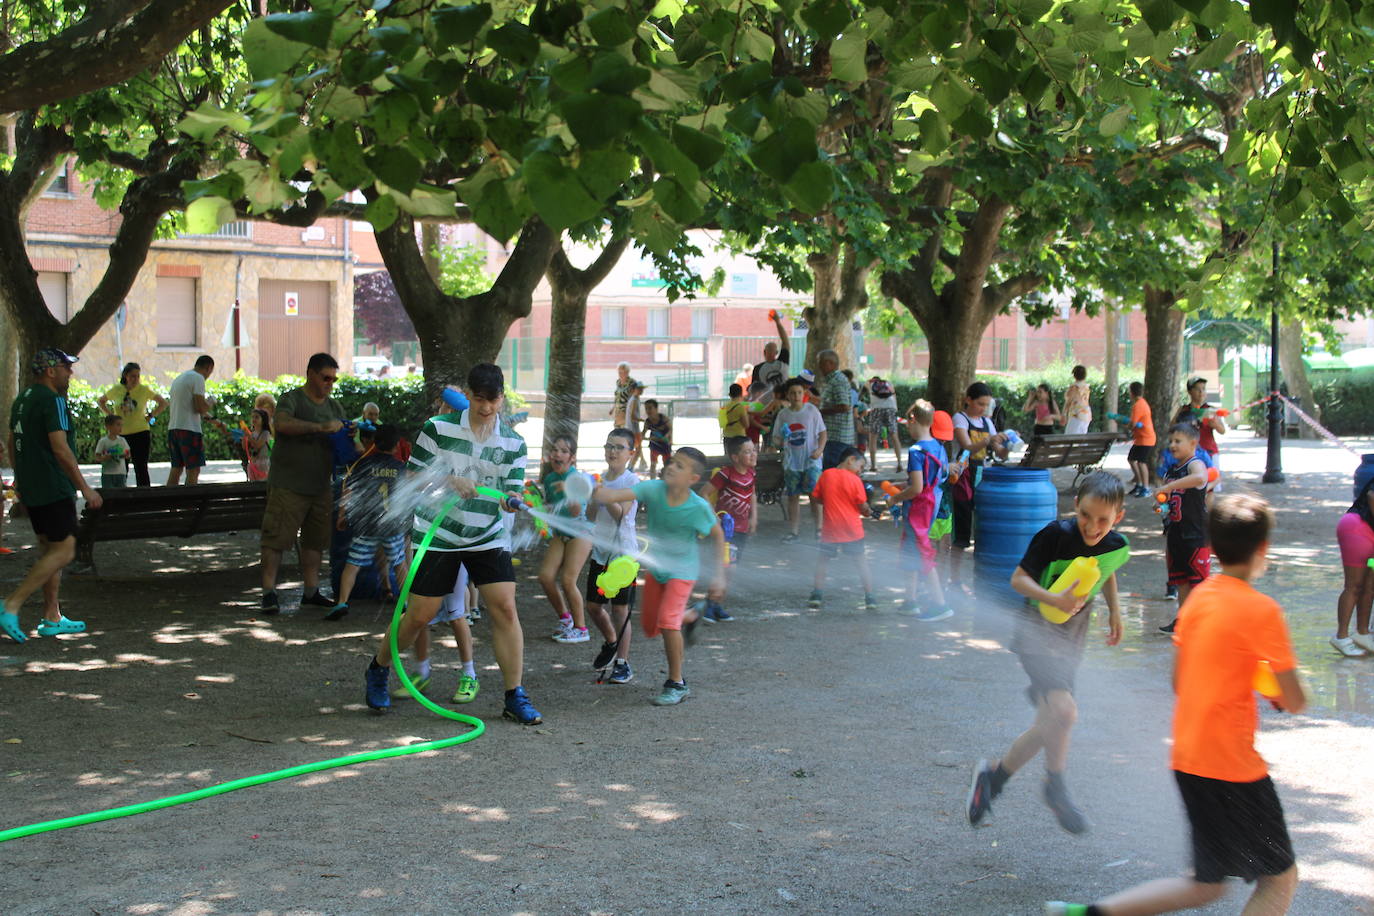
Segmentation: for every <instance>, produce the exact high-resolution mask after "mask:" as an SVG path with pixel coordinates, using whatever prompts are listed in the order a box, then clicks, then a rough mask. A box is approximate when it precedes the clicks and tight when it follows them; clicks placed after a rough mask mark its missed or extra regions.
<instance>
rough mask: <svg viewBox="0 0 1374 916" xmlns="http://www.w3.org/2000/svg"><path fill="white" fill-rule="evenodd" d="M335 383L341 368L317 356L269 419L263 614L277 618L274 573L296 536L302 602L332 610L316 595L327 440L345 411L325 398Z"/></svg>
mask: <svg viewBox="0 0 1374 916" xmlns="http://www.w3.org/2000/svg"><path fill="white" fill-rule="evenodd" d="M338 379H339V364H338V362H336V361H335V359H334V357H332V356H330V355H329V354H328V353H316V354H315V355H314V356H312V357H310V362H309V363H308V364H307V365H306V368H305V384H304V385H303V386H301V387H300V388H293V389H291V390H290V391H288V392H286V393H285V394H283V395H282V396H281V399H280V400H279V401H277V412H276V416H275V417H274V418H273V420H272V428H273V432H275V433H276V444H275V445H274V446H273V449H272V467H271V470H269V471H268V473H267V508H266V509H265V510H264V511H263V514H262V611H263V613H264V614H275V613H277V611H278V610H279V609H280V607H279V605H278V602H277V592H276V588H277V569H278V567H280V566H281V555H282V551H284V550H286V549H287V548H289V547H290V546H291V545H292V544H293V543H295V540H296V535H297V534H298V533H299V534H300V539H301V541H300V543H301V547H300V556H301V575H302V577H303V578H304V580H305V589H304V591H302V593H301V595H302V597H301V604H303V605H306V604H313V605H316V606H318V607H327V608H332V607H333V606H334V599H333V598H326V597H325V596H324V595H321V594H320V561H321V559H323V556H324V550H325V548H326V547H328V546H329V536H330V531H332V530H333V527H334V526H333V524H332V522H333V511H334V499H333V496H334V494H333V490H332V488H331V482H330V477H331V475H332V474H333V471H334V445H333V443H332V442H331V441H330V436H332V435H333V434H334V433H336V432H338V431H339V430H340V429H342V428H343V426H344V409H343V407H342V405H340V404H339V402H338V401H336V400H334V399H333V398H331V397H330V396H329V392H330V391H332V390H333V389H334V383H335V382H336V381H338Z"/></svg>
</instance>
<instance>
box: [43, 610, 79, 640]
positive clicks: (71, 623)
mask: <svg viewBox="0 0 1374 916" xmlns="http://www.w3.org/2000/svg"><path fill="white" fill-rule="evenodd" d="M85 632H86V624H85V622H84V621H81V620H69V619H67V617H66V615H63V616H62V618H61V619H60V620H49V619H47V618H46V617H44V618H43V619H42V620H40V621H39V622H38V635H39V636H61V635H62V634H64V633H85Z"/></svg>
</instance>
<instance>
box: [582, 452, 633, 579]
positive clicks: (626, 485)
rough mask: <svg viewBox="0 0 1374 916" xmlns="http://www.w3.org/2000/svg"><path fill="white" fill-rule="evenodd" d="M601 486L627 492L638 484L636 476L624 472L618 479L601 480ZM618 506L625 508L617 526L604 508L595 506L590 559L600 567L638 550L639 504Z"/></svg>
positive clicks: (603, 478)
mask: <svg viewBox="0 0 1374 916" xmlns="http://www.w3.org/2000/svg"><path fill="white" fill-rule="evenodd" d="M601 483H602V485H603V486H606V487H609V488H610V489H612V490H628V489H630V488H631V487H633V486H634V485H635V484H637V483H639V475H638V474H636V473H635V472H634V471H631V470H626V471H625V473H623V474H621V475H620V476H619V477H615V478H610V477H602V478H601ZM620 505H622V506H626V509H625V514H624V516H622V517H621V519H620V523H619V524H617V523H616V520H615V519H613V518H611V513H610V512H608V511H606V507H605V506H598V507H597V510H596V530H595V531H593V532H592V559H593V560H595V561H596V562H598V563H600V564H601V565H602V566H605V565H606V564H607V563H609V562H611V561H612V560H614V559H615V558H616V557H618V556H620V555H621V554H630V555H631V556H633V555H634V554H635V552H636V550H637V549H638V540H637V539H636V537H635V514H636V513H637V512H638V511H639V503H638V501H636V502H632V503H628V504H626V503H621V504H620Z"/></svg>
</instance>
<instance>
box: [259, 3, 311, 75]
mask: <svg viewBox="0 0 1374 916" xmlns="http://www.w3.org/2000/svg"><path fill="white" fill-rule="evenodd" d="M309 50H310V45H308V44H305V43H303V42H299V41H293V40H292V39H290V38H286V37H284V36H283V35H281V34H279V33H277V32H276V31H274V30H273V29H272V27H271V26H270V25H269V24H268V22H267V19H265V18H264V19H254V20H253V21H252V22H250V23H248V27H247V28H246V29H244V30H243V59H244V61H245V62H247V64H248V72H249V73H250V74H252V77H253V79H255V80H267V79H272V78H274V77H277V76H280V75H281V74H282V73H283V72H284V71H286V70H288V69H290V68H291V67H292V66H294V65H295V64H296V62H297V61H299V60H300V59H301V58H302V57H303V56H305V54H306V52H308V51H309Z"/></svg>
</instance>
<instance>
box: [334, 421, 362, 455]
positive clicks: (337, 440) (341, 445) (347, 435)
mask: <svg viewBox="0 0 1374 916" xmlns="http://www.w3.org/2000/svg"><path fill="white" fill-rule="evenodd" d="M353 426H354V424H353V423H352V422H351V421H349V420H345V421H344V424H343V426H340V427H339V428H338V429H337V430H335V431H334V432H332V433H330V434H329V444H330V445H331V446H332V447H333V449H334V464H335V466H338V465H345V464H352V463H353V462H355V461H357V460H358V450H357V448H355V447H354V445H353Z"/></svg>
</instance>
